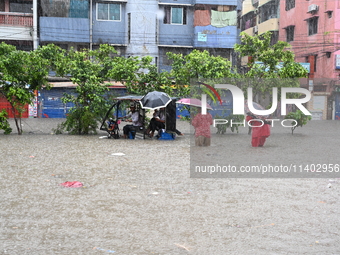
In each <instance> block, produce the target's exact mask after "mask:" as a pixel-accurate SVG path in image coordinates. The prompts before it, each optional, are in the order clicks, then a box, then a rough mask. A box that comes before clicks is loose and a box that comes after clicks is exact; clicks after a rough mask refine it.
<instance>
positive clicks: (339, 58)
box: [335, 54, 340, 69]
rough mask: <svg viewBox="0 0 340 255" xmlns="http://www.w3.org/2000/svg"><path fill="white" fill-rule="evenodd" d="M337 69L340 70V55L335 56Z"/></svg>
mask: <svg viewBox="0 0 340 255" xmlns="http://www.w3.org/2000/svg"><path fill="white" fill-rule="evenodd" d="M335 69H340V55H339V54H337V55H335Z"/></svg>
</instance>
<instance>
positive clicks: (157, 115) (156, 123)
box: [146, 107, 165, 138]
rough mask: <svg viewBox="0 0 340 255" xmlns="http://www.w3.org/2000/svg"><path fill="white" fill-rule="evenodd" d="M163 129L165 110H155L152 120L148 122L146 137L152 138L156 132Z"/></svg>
mask: <svg viewBox="0 0 340 255" xmlns="http://www.w3.org/2000/svg"><path fill="white" fill-rule="evenodd" d="M164 128H165V108H164V107H163V108H161V109H159V110H158V109H156V110H155V111H154V113H153V118H152V119H151V120H150V124H149V126H148V129H147V130H146V135H148V136H149V137H150V138H152V137H153V135H154V133H155V131H156V130H159V129H164Z"/></svg>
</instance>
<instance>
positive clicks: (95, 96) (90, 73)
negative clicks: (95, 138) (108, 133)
mask: <svg viewBox="0 0 340 255" xmlns="http://www.w3.org/2000/svg"><path fill="white" fill-rule="evenodd" d="M115 53H116V51H115V50H114V48H113V47H111V46H108V45H101V46H100V48H99V49H98V50H89V49H83V50H81V51H75V50H74V49H71V50H69V51H64V57H63V58H60V59H58V62H56V65H55V68H56V70H57V72H58V74H59V75H62V76H67V77H69V78H70V80H71V81H72V82H73V83H74V84H76V85H77V86H76V89H75V90H76V93H75V94H66V93H65V94H64V97H63V98H62V101H63V102H64V103H68V102H71V103H73V104H74V107H72V108H71V109H70V111H69V113H68V115H67V117H66V121H65V122H63V123H62V124H61V125H60V126H59V127H58V130H59V131H63V130H66V131H68V132H69V133H71V134H90V133H96V129H97V127H98V121H100V118H101V116H103V115H104V113H105V111H106V109H107V107H108V103H107V102H106V100H105V98H104V94H105V92H107V91H108V87H107V85H106V84H104V82H105V81H106V80H107V79H108V78H109V71H110V70H111V67H112V65H113V59H114V58H115Z"/></svg>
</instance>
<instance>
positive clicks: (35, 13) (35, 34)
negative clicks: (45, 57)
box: [33, 0, 39, 50]
mask: <svg viewBox="0 0 340 255" xmlns="http://www.w3.org/2000/svg"><path fill="white" fill-rule="evenodd" d="M38 46H39V40H38V0H33V50H36V49H38Z"/></svg>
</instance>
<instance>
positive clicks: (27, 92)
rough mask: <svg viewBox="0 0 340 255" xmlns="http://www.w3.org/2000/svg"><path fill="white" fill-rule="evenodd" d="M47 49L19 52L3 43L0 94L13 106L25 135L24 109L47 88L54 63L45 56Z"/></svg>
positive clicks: (19, 129)
mask: <svg viewBox="0 0 340 255" xmlns="http://www.w3.org/2000/svg"><path fill="white" fill-rule="evenodd" d="M46 50H48V49H47V47H42V48H40V49H38V50H36V51H30V52H26V51H21V50H16V48H15V47H14V46H11V45H7V44H6V43H4V42H2V43H1V44H0V70H1V73H0V87H1V88H0V93H1V94H2V95H3V96H4V97H5V98H6V99H7V101H8V102H9V103H10V105H11V110H12V114H13V116H14V120H15V124H16V127H17V130H18V134H19V135H21V134H22V126H21V117H22V114H23V112H24V111H26V109H25V106H26V105H27V104H31V103H32V102H33V100H34V98H35V94H34V91H35V90H39V89H41V88H42V87H43V86H46V87H48V82H47V75H48V71H49V69H50V65H51V62H50V61H49V60H48V59H46V58H44V57H43V52H45V51H46Z"/></svg>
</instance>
